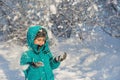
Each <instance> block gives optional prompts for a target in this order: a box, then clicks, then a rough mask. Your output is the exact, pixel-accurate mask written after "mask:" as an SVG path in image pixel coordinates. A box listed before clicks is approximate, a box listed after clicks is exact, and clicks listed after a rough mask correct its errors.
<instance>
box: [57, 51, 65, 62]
mask: <svg viewBox="0 0 120 80" xmlns="http://www.w3.org/2000/svg"><path fill="white" fill-rule="evenodd" d="M66 57H67V53H66V52H65V53H64V54H63V55H60V56H57V57H55V61H56V62H61V61H63V60H65V59H66Z"/></svg>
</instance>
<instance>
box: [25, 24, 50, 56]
mask: <svg viewBox="0 0 120 80" xmlns="http://www.w3.org/2000/svg"><path fill="white" fill-rule="evenodd" d="M42 28H44V27H42V26H39V25H36V26H31V27H29V29H28V31H27V44H28V47H29V48H30V49H32V50H33V51H34V52H35V53H37V54H38V53H39V52H40V51H41V50H42V51H49V48H48V34H47V36H46V42H45V44H44V45H43V46H42V47H41V48H40V50H38V45H36V44H34V39H35V37H36V35H37V33H38V31H39V30H40V29H42ZM44 29H45V28H44ZM45 30H46V29H45ZM46 32H47V31H46ZM46 46H47V47H46Z"/></svg>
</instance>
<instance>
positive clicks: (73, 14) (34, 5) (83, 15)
mask: <svg viewBox="0 0 120 80" xmlns="http://www.w3.org/2000/svg"><path fill="white" fill-rule="evenodd" d="M32 25H42V26H45V27H46V28H47V29H48V30H49V31H51V32H52V34H53V35H54V36H55V38H56V39H68V38H76V39H79V40H85V39H87V38H88V37H89V36H92V35H94V31H95V29H96V28H97V27H100V28H101V29H102V30H103V31H104V32H105V33H106V34H108V35H110V36H112V37H115V38H120V0H0V41H7V42H11V41H15V42H19V43H21V44H24V43H25V42H26V31H27V28H28V27H29V26H32Z"/></svg>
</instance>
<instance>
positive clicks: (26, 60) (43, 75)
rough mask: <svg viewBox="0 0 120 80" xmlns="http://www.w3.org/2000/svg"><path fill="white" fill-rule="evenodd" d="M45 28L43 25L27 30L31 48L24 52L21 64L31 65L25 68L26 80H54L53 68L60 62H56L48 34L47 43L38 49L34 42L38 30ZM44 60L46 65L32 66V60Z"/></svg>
mask: <svg viewBox="0 0 120 80" xmlns="http://www.w3.org/2000/svg"><path fill="white" fill-rule="evenodd" d="M41 28H43V27H41V26H39V25H38V26H32V27H29V29H28V32H27V43H28V47H29V50H27V51H25V52H23V54H22V56H21V59H20V65H21V66H24V65H26V64H28V65H29V67H28V68H27V69H26V70H24V74H25V78H26V80H54V75H53V69H56V68H57V67H58V66H59V65H60V62H56V61H55V60H54V58H53V55H52V53H51V52H50V49H49V43H48V36H47V37H46V42H45V44H44V45H43V46H42V47H41V48H40V49H39V50H38V49H37V46H38V45H35V44H34V39H35V36H36V34H37V33H38V31H39V30H40V29H41ZM40 61H41V62H42V63H43V64H44V66H40V67H38V68H35V67H33V66H32V64H31V63H32V62H40Z"/></svg>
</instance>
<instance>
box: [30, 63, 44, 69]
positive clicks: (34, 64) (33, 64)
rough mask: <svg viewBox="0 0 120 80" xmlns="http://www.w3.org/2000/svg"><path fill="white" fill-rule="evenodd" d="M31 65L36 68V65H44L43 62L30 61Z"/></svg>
mask: <svg viewBox="0 0 120 80" xmlns="http://www.w3.org/2000/svg"><path fill="white" fill-rule="evenodd" d="M32 66H34V67H36V68H38V67H40V66H44V64H43V63H42V62H33V63H32Z"/></svg>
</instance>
